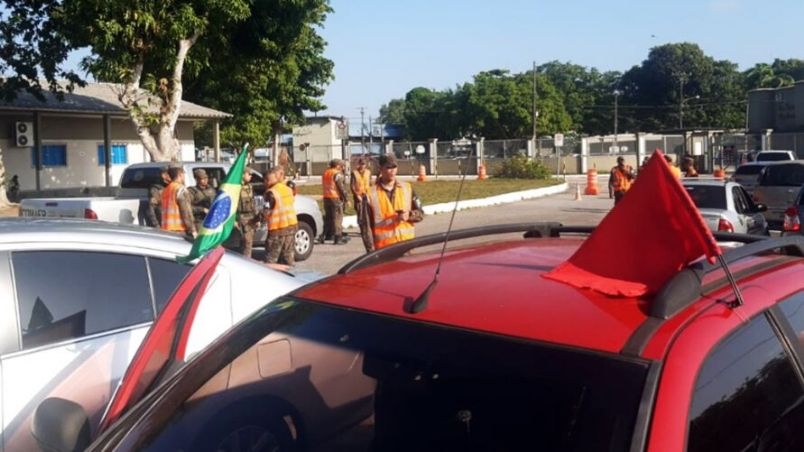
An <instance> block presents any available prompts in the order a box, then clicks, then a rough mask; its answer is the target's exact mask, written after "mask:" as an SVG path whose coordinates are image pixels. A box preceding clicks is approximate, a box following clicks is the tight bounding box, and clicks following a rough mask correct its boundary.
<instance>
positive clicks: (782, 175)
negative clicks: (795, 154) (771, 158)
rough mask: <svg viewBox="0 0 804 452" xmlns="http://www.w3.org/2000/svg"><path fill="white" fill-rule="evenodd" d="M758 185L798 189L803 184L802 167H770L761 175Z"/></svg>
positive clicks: (783, 165) (803, 167) (796, 165)
mask: <svg viewBox="0 0 804 452" xmlns="http://www.w3.org/2000/svg"><path fill="white" fill-rule="evenodd" d="M759 184H760V185H782V186H794V187H800V186H801V185H802V184H804V165H798V164H782V165H770V166H768V167H767V169H766V170H765V172H764V173H763V174H762V177H761V180H760V181H759Z"/></svg>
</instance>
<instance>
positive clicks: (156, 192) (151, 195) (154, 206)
mask: <svg viewBox="0 0 804 452" xmlns="http://www.w3.org/2000/svg"><path fill="white" fill-rule="evenodd" d="M159 177H160V178H161V179H162V181H161V182H157V183H155V184H153V185H151V188H150V189H148V206H147V208H146V210H145V219H146V221H147V222H148V226H151V227H152V228H158V227H160V225H161V224H162V190H164V189H165V187H167V185H168V184H169V183H170V176H169V175H168V166H167V165H165V166H163V167H162V168H160V169H159Z"/></svg>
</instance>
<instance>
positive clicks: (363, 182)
mask: <svg viewBox="0 0 804 452" xmlns="http://www.w3.org/2000/svg"><path fill="white" fill-rule="evenodd" d="M370 187H371V171H370V170H369V169H368V165H366V159H365V158H363V157H360V158H359V159H357V168H356V169H355V170H354V171H352V177H351V182H350V184H349V188H350V189H351V190H352V199H353V200H354V206H355V211H356V212H357V218H358V220H362V219H363V218H364V217H363V216H361V215H360V212H361V209H362V207H363V203H362V201H363V195H365V194H366V193H368V190H369V188H370ZM357 223H358V226H360V236H361V237H363V239H364V240H363V246H364V247H365V248H366V251H371V249H372V244H371V240H368V241H367V240H365V239H366V237H367V235H366V234H363V230H364V229H365V228H366V225H365V222H363V221H358V222H357Z"/></svg>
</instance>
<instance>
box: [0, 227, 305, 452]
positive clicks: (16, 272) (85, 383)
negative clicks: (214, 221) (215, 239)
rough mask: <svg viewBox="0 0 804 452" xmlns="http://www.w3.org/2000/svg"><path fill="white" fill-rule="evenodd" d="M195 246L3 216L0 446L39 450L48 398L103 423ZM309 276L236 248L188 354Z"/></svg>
mask: <svg viewBox="0 0 804 452" xmlns="http://www.w3.org/2000/svg"><path fill="white" fill-rule="evenodd" d="M190 247H191V244H190V243H189V242H187V241H185V240H184V239H182V238H180V237H178V236H175V235H173V234H169V233H165V232H160V231H156V230H153V229H149V228H144V227H138V226H124V225H119V224H113V223H107V222H98V221H89V220H71V219H60V220H52V219H24V218H4V219H0V420H1V421H2V422H1V423H0V425H2V431H1V432H0V438H1V440H0V451H18V450H36V449H35V448H36V445H35V443H34V442H33V439H32V437H31V433H30V418H31V416H32V414H33V410H34V409H35V408H36V406H37V405H38V404H39V403H40V402H41V401H42V400H43V399H45V398H47V397H53V396H57V397H63V398H65V399H68V400H72V401H74V402H77V403H79V404H80V405H82V406H83V407H84V409H86V411H87V413H89V415H90V419H91V420H92V421H93V426H92V428H93V429H94V428H96V427H97V422H98V421H99V418H100V416H101V415H102V410H103V408H104V407H105V406H106V404H107V403H108V401H109V398H110V396H111V394H112V392H113V390H114V388H115V387H116V385H117V383H118V381H119V379H120V378H121V376H122V375H123V373H124V372H125V370H126V367H127V366H128V363H129V362H130V361H131V359H132V358H133V354H134V353H135V352H136V350H137V348H138V346H139V344H140V342H141V341H142V339H143V337H144V335H145V333H146V332H147V330H148V327H149V325H150V324H151V323H152V321H153V319H154V317H155V316H156V315H157V313H159V312H160V310H161V308H162V307H163V306H164V304H165V303H166V301H167V300H168V298H169V297H170V295H171V293H172V292H173V290H174V289H175V288H176V287H177V286H178V284H179V282H180V281H181V279H182V278H183V277H184V276H185V275H186V274H187V272H188V271H189V269H190V268H191V266H189V265H180V264H178V263H176V261H175V258H176V257H177V256H180V255H186V254H187V253H189V251H190ZM311 279H313V278H312V277H311V276H310V275H306V277H295V276H293V275H291V274H286V273H283V272H279V271H275V270H271V269H269V268H267V267H265V266H264V265H262V264H261V263H258V262H256V261H253V260H249V259H246V258H244V257H242V256H240V255H239V254H236V253H230V252H227V253H226V254H225V255H224V256H223V259H222V260H221V262H220V264H219V266H218V269H217V270H216V273H215V276H214V279H213V280H212V282H211V283H210V286H209V288H208V289H207V291H206V293H205V294H204V298H203V299H202V301H201V305H200V307H199V309H198V311H197V313H196V320H195V322H194V323H193V325H194V327H193V329H192V330H191V333H190V337H189V340H188V344H187V350H188V353H189V354H192V353H193V352H195V351H198V350H200V349H201V348H203V347H204V346H205V345H207V344H208V343H209V342H211V341H212V339H214V338H215V337H217V336H218V335H219V334H220V333H221V332H223V331H225V330H227V329H228V328H229V327H230V326H232V325H233V324H234V323H236V322H237V321H239V320H240V319H242V318H244V317H245V316H247V315H248V314H250V313H251V312H253V311H255V310H256V309H257V308H259V307H261V306H264V305H265V304H266V303H268V302H269V301H271V300H273V299H274V298H275V297H277V296H279V295H282V294H284V293H286V292H288V291H290V290H292V289H294V288H296V287H299V286H301V285H303V284H305V283H307V282H309V281H310V280H311Z"/></svg>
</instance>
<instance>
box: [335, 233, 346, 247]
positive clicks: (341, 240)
mask: <svg viewBox="0 0 804 452" xmlns="http://www.w3.org/2000/svg"><path fill="white" fill-rule="evenodd" d="M334 243H335V245H346V244H347V243H349V237H347V236H346V235H336V236H335V242H334Z"/></svg>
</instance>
